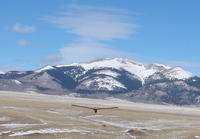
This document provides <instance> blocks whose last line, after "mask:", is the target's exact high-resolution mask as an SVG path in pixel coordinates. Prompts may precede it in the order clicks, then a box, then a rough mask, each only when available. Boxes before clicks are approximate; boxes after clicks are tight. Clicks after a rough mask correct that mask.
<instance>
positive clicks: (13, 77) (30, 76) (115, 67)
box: [0, 58, 200, 104]
mask: <svg viewBox="0 0 200 139" xmlns="http://www.w3.org/2000/svg"><path fill="white" fill-rule="evenodd" d="M0 90H13V91H15V90H18V91H36V92H39V93H46V94H52V95H66V94H70V93H78V94H79V95H80V96H81V97H94V98H105V97H118V98H124V99H128V100H131V101H144V102H146V103H170V104H171V103H172V104H197V103H199V102H198V101H196V100H197V99H198V98H200V78H199V77H197V76H195V75H193V74H192V73H190V72H188V71H186V70H184V69H183V68H181V67H178V66H177V67H168V66H165V65H163V64H156V63H153V64H149V65H144V64H142V63H139V62H135V61H132V60H128V59H122V58H105V59H97V60H94V61H89V62H85V63H73V64H68V65H56V66H50V65H46V66H44V67H42V68H40V69H37V70H33V71H10V72H7V73H4V74H0ZM147 96H148V97H147Z"/></svg>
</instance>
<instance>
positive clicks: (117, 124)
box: [85, 118, 161, 131]
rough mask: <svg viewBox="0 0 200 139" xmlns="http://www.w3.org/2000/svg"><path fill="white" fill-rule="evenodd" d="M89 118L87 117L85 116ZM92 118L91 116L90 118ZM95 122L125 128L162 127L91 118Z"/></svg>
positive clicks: (155, 129) (152, 128)
mask: <svg viewBox="0 0 200 139" xmlns="http://www.w3.org/2000/svg"><path fill="white" fill-rule="evenodd" d="M85 119H87V118H85ZM89 119H90V118H89ZM90 120H92V121H94V122H99V123H102V124H106V125H111V126H115V127H119V128H124V129H140V130H141V129H146V130H154V131H160V130H161V129H159V128H154V127H143V126H142V127H139V126H132V125H130V123H129V121H128V122H127V123H122V122H123V121H121V122H110V121H104V120H99V119H90Z"/></svg>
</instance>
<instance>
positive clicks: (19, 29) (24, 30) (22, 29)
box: [12, 23, 36, 33]
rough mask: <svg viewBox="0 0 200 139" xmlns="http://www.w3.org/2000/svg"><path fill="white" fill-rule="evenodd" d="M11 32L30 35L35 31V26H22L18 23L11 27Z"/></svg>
mask: <svg viewBox="0 0 200 139" xmlns="http://www.w3.org/2000/svg"><path fill="white" fill-rule="evenodd" d="M12 30H13V31H14V32H21V33H30V32H34V31H35V30H36V28H35V26H27V25H25V26H22V25H21V24H19V23H16V24H15V25H14V26H13V27H12Z"/></svg>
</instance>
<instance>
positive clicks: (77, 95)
mask: <svg viewBox="0 0 200 139" xmlns="http://www.w3.org/2000/svg"><path fill="white" fill-rule="evenodd" d="M68 96H69V97H80V94H78V93H71V94H69V95H68Z"/></svg>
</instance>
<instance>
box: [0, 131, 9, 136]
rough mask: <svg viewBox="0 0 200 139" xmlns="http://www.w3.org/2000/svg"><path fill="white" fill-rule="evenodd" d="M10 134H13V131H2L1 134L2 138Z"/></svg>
mask: <svg viewBox="0 0 200 139" xmlns="http://www.w3.org/2000/svg"><path fill="white" fill-rule="evenodd" d="M8 133H11V131H1V132H0V136H2V135H4V134H8Z"/></svg>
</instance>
